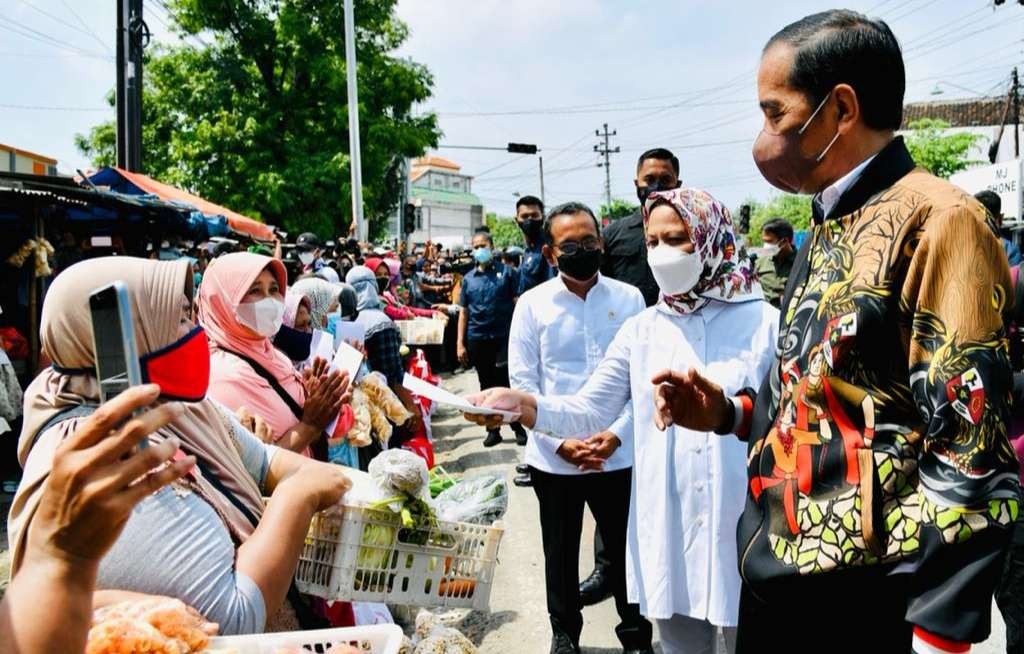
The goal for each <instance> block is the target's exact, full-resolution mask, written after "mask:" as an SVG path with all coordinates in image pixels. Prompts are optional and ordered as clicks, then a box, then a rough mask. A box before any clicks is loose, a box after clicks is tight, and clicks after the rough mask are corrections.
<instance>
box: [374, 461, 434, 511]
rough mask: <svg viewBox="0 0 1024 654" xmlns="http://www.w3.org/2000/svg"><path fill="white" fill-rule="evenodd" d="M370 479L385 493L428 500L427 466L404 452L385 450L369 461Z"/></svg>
mask: <svg viewBox="0 0 1024 654" xmlns="http://www.w3.org/2000/svg"><path fill="white" fill-rule="evenodd" d="M369 472H370V478H372V479H373V480H374V481H375V482H376V483H377V485H378V486H380V487H381V488H382V489H384V491H385V492H390V491H393V492H394V493H395V494H396V495H398V494H402V493H404V494H406V495H411V496H412V497H419V498H421V499H423V500H425V501H426V500H429V499H430V492H429V490H428V484H429V483H430V475H429V474H428V473H427V464H426V462H424V461H423V459H421V458H420V457H418V456H416V455H415V454H413V453H412V452H407V451H406V450H385V451H383V452H381V453H380V454H378V455H377V456H375V457H374V458H373V460H372V461H370V466H369Z"/></svg>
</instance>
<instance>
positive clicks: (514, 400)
mask: <svg viewBox="0 0 1024 654" xmlns="http://www.w3.org/2000/svg"><path fill="white" fill-rule="evenodd" d="M466 399H467V400H468V401H469V403H470V404H472V405H473V406H478V407H482V408H487V409H497V410H498V411H508V412H510V413H514V414H516V415H518V416H519V417H520V422H521V423H522V424H523V425H525V426H527V427H532V426H533V422H534V418H535V415H536V405H535V404H533V402H532V400H533V398H532V397H530V396H529V395H528V394H526V393H523V392H520V391H514V390H512V389H511V388H489V389H487V390H485V391H480V392H479V393H476V394H474V395H470V396H469V397H467V398H466ZM463 416H464V417H465V418H466V420H468V421H470V422H472V423H476V424H478V425H481V426H483V427H486V428H487V429H497V428H498V427H500V426H501V424H502V423H503V422H504V420H503V418H502V417H501V416H500V415H498V414H493V415H481V414H477V413H464V414H463Z"/></svg>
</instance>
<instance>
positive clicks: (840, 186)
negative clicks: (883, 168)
mask: <svg viewBox="0 0 1024 654" xmlns="http://www.w3.org/2000/svg"><path fill="white" fill-rule="evenodd" d="M877 156H878V153H875V154H873V155H871V156H870V157H868V158H867V159H865V160H864V161H862V162H860V163H859V164H857V167H856V168H854V169H853V170H851V171H850V172H848V173H846V174H845V175H843V176H842V177H840V178H839V179H837V180H836V181H835V183H833V184H832V185H831V186H829V187H828V188H826V189H825V190H824V191H822V192H821V193H820V194H819V195H818V201H819V202H820V203H821V213H822V215H823V216H827V215H829V214H830V213H831V212H832V210H833V209H835V208H836V205H837V204H839V198H841V197H843V193H846V191H847V190H848V189H849V188H850V187H851V186H853V183H854V182H856V181H857V178H858V177H860V175H861V173H863V172H864V169H865V168H867V167H868V164H869V163H871V161H872V160H873V159H874V158H875V157H877Z"/></svg>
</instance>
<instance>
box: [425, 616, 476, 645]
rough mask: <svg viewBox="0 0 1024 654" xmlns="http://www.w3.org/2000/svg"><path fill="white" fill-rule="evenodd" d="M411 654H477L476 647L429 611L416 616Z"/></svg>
mask: <svg viewBox="0 0 1024 654" xmlns="http://www.w3.org/2000/svg"><path fill="white" fill-rule="evenodd" d="M412 643H413V644H414V645H415V649H413V654H477V649H476V646H475V645H473V643H472V642H471V641H470V640H469V639H468V638H466V637H465V636H464V635H463V634H462V632H461V631H459V630H458V629H456V628H455V627H449V626H446V625H445V624H444V623H443V622H441V620H440V619H439V618H438V617H437V616H435V615H434V614H433V613H431V612H430V611H427V610H425V609H421V610H420V612H419V613H418V614H417V615H416V632H415V634H413V637H412Z"/></svg>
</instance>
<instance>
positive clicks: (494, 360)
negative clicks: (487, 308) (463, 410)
mask: <svg viewBox="0 0 1024 654" xmlns="http://www.w3.org/2000/svg"><path fill="white" fill-rule="evenodd" d="M466 353H467V354H468V355H469V363H470V364H471V365H472V366H473V367H474V368H476V378H477V379H478V380H479V381H480V390H482V391H485V390H487V389H488V388H495V387H498V386H504V387H507V386H509V380H508V339H507V338H489V339H481V340H473V341H469V340H467V341H466ZM512 429H514V430H516V431H519V430H520V429H522V426H521V425H520V424H519V423H518V422H513V423H512Z"/></svg>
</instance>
